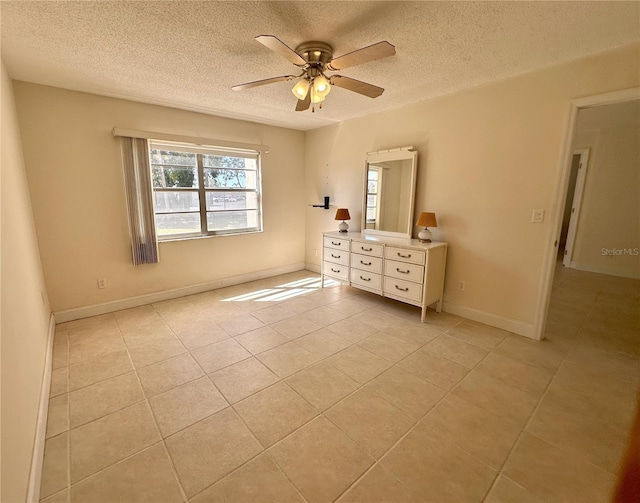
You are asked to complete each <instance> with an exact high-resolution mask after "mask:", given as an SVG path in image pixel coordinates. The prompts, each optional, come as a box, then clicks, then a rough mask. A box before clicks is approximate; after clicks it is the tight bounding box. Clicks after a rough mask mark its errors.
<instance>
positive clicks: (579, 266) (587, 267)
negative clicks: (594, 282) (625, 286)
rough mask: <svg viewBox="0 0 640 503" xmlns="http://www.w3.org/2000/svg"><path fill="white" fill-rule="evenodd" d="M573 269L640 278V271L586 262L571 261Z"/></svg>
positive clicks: (570, 265)
mask: <svg viewBox="0 0 640 503" xmlns="http://www.w3.org/2000/svg"><path fill="white" fill-rule="evenodd" d="M569 267H570V268H571V269H577V270H578V271H585V272H595V273H596V274H606V275H607V276H617V277H619V278H631V279H640V271H636V272H634V271H620V270H617V269H615V270H614V269H607V268H605V267H595V266H590V265H586V264H579V263H577V262H574V261H571V263H570V264H569Z"/></svg>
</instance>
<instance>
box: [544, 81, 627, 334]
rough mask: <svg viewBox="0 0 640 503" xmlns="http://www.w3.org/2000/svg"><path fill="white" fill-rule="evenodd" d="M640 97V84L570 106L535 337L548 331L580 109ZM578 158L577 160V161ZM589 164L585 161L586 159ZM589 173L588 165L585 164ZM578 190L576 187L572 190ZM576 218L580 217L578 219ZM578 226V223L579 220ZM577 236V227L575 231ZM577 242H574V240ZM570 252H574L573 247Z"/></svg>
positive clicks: (582, 99)
mask: <svg viewBox="0 0 640 503" xmlns="http://www.w3.org/2000/svg"><path fill="white" fill-rule="evenodd" d="M636 100H640V88H637V87H636V88H631V89H626V90H623V91H615V92H612V93H607V94H602V95H597V96H590V97H587V98H580V99H576V100H573V101H572V102H571V109H570V112H569V116H568V122H567V129H566V135H565V140H564V149H563V150H564V154H563V156H562V165H563V166H562V169H561V170H560V174H559V177H558V180H557V183H556V187H557V188H556V198H555V200H556V204H555V207H556V208H558V209H559V211H557V213H556V217H555V222H554V228H553V231H552V233H551V234H550V236H549V242H548V243H549V245H548V246H549V247H548V253H547V255H546V256H545V263H544V266H543V272H542V275H541V280H540V284H541V288H540V293H539V296H538V306H537V310H536V319H535V323H534V338H536V339H539V340H540V339H542V338H543V337H544V333H545V326H546V320H547V313H548V311H549V302H550V299H551V291H552V288H553V279H554V272H555V268H556V264H557V263H558V254H559V249H558V245H559V241H560V237H561V231H562V223H563V220H564V212H563V211H562V209H565V208H566V199H567V196H568V193H569V183H570V178H571V168H572V166H573V163H574V153H575V149H574V143H573V142H574V136H575V128H576V123H577V118H578V112H579V111H580V110H582V109H587V108H592V107H599V106H600V105H611V104H615V103H624V102H632V101H636ZM576 162H577V161H576ZM585 166H586V163H585ZM585 173H586V168H585ZM577 183H578V179H577V178H576V185H577ZM573 194H575V189H574V191H573ZM574 199H575V198H572V201H571V208H573V207H577V209H578V211H579V208H580V205H579V202H580V201H575V200H574ZM576 220H577V219H576ZM570 227H571V218H569V227H568V228H567V240H566V241H567V242H566V243H565V249H568V248H569V246H571V247H572V248H573V244H571V243H569V238H570V230H571V229H570ZM575 227H576V229H577V224H576V226H575ZM573 237H574V239H575V231H574V234H573ZM574 244H575V243H574ZM562 253H563V254H562V256H563V257H564V250H563V252H562ZM570 253H574V252H573V250H572V251H571V252H570Z"/></svg>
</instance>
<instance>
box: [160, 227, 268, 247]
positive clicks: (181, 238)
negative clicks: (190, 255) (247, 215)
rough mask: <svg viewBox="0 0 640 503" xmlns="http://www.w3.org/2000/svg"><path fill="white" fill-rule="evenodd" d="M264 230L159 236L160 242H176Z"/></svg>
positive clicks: (242, 234)
mask: <svg viewBox="0 0 640 503" xmlns="http://www.w3.org/2000/svg"><path fill="white" fill-rule="evenodd" d="M262 232H264V230H259V231H244V232H227V233H223V234H207V235H205V236H203V235H199V236H184V237H179V236H170V237H166V238H158V244H162V243H172V242H175V241H192V240H196V239H209V238H221V237H230V236H245V235H247V234H261V233H262Z"/></svg>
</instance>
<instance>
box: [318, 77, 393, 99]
mask: <svg viewBox="0 0 640 503" xmlns="http://www.w3.org/2000/svg"><path fill="white" fill-rule="evenodd" d="M329 82H330V83H331V84H332V85H334V86H336V87H342V88H343V89H348V90H349V91H353V92H354V93H358V94H362V95H364V96H368V97H369V98H377V97H378V96H380V95H381V94H382V93H383V92H384V89H383V88H382V87H378V86H374V85H373V84H367V83H366V82H362V81H360V80H356V79H350V78H349V77H343V76H342V75H332V76H331V78H330V79H329Z"/></svg>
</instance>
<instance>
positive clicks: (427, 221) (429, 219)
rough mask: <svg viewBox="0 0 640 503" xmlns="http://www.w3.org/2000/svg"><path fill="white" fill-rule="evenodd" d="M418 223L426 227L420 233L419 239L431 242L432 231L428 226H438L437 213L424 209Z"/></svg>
mask: <svg viewBox="0 0 640 503" xmlns="http://www.w3.org/2000/svg"><path fill="white" fill-rule="evenodd" d="M416 225H417V226H418V227H424V229H423V230H421V231H420V232H419V233H418V239H419V240H420V242H421V243H431V231H430V230H429V229H428V228H427V227H438V223H437V222H436V214H435V213H429V212H427V211H423V212H422V213H420V216H419V217H418V222H417V223H416Z"/></svg>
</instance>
